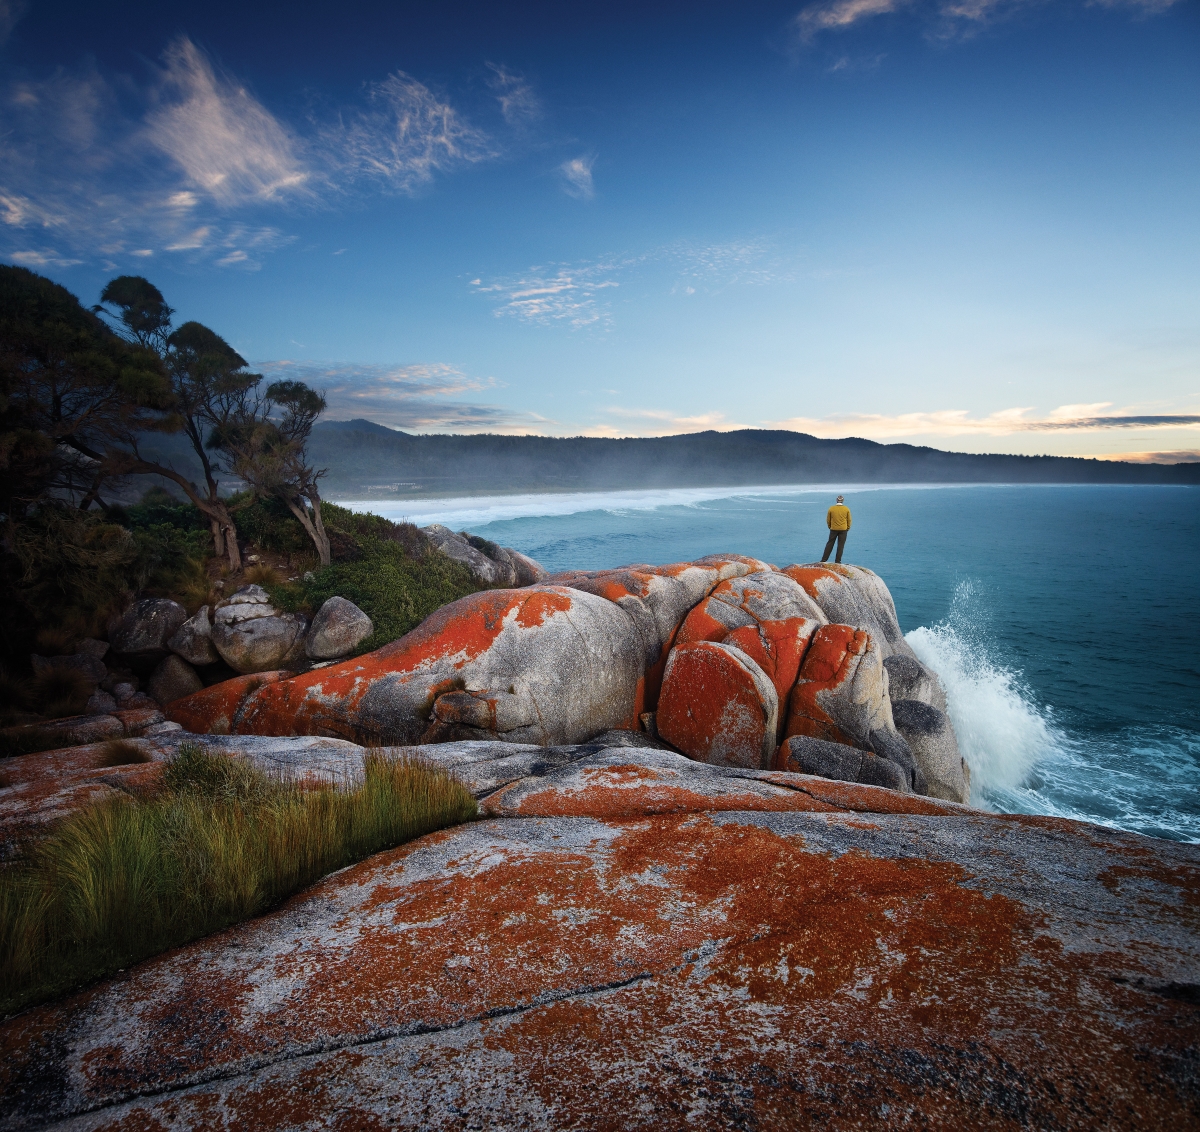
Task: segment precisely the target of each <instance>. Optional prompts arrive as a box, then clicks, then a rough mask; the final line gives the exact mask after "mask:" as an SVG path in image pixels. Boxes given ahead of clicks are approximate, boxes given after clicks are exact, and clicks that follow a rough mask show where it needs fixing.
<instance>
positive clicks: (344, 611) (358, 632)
mask: <svg viewBox="0 0 1200 1132" xmlns="http://www.w3.org/2000/svg"><path fill="white" fill-rule="evenodd" d="M373 632H375V625H374V623H373V622H372V621H371V619H370V618H369V617H368V616H367V615H366V614H365V613H364V612H363V611H362V610H361V609H359V608H358V606H357V605H355V604H354V602H352V601H347V600H346V599H345V598H344V597H331V598H330V599H329V600H328V601H327V602H325V604H324V605H322V606H321V608H320V609H318V610H317V615H316V617H314V618H313V623H312V628H311V629H310V630H309V633H308V639H307V641H306V642H305V645H304V651H305V652H306V653H307V654H308V657H309V659H310V660H334V659H336V658H337V657H339V656H345V655H346V654H347V653H350V652H353V651H354V650H355V649H356V648H357V647H358V646H359V645H361V644H362V643H363V641H365V640H366V639H367V638H368V637H369V636H370V635H371V634H372V633H373Z"/></svg>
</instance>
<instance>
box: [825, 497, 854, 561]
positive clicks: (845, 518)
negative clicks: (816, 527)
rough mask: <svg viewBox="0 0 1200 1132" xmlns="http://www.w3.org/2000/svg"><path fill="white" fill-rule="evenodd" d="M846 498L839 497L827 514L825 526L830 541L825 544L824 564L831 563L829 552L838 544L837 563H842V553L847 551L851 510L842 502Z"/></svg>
mask: <svg viewBox="0 0 1200 1132" xmlns="http://www.w3.org/2000/svg"><path fill="white" fill-rule="evenodd" d="M845 498H846V497H845V496H844V495H839V496H838V497H837V502H836V503H835V504H834V505H833V506H832V507H830V508H829V510H828V511H826V512H825V525H826V526H827V527H828V528H829V541H828V542H827V543H826V544H825V553H824V554H822V555H821V561H822V562H828V561H829V552H830V551H831V550H832V549H833V544H834V543H835V542H836V543H837V548H838V549H837V557H836V558H835V559H834V561H835V562H841V560H842V551H843V550H845V549H846V536H847V535H848V534H849V533H850V508H849V507H847V506H846V504H845V503H844V502H842V501H843V500H844V499H845Z"/></svg>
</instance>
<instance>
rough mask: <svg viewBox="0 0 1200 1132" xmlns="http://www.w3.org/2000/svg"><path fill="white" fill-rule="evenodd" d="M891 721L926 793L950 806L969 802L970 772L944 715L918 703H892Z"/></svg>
mask: <svg viewBox="0 0 1200 1132" xmlns="http://www.w3.org/2000/svg"><path fill="white" fill-rule="evenodd" d="M892 718H893V719H894V720H895V723H896V730H897V731H899V732H900V734H901V735H902V736H903V737H904V741H905V742H906V743H907V744H908V749H909V750H910V751H912V754H913V759H914V760H915V761H916V764H917V766H918V767H919V768H920V771H921V774H922V775H923V777H924V779H925V782H926V786H927V789H926V793H928V794H931V795H932V796H933V797H935V798H945V799H946V800H947V801H950V802H968V801H970V798H971V771H970V768H969V767H968V766H967V764H966V761H965V760H964V759H963V757H962V755H961V754H960V753H959V750H958V740H957V739H956V738H955V736H954V728H953V727H952V726H951V725H950V720H949V718H947V716H946V715H945V713H944V712H940V711H938V709H937V708H935V707H931V706H930V705H929V704H926V703H922V702H921V701H920V700H895V701H893V703H892Z"/></svg>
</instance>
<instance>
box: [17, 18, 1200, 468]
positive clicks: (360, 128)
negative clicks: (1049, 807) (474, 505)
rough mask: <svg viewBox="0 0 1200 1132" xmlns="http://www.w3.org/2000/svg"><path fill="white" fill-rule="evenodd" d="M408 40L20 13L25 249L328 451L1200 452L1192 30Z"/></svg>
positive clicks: (541, 29)
mask: <svg viewBox="0 0 1200 1132" xmlns="http://www.w3.org/2000/svg"><path fill="white" fill-rule="evenodd" d="M68 12H69V13H70V18H68ZM410 15H411V13H410V12H409V11H408V10H407V9H406V8H405V6H403V5H400V6H394V5H393V6H383V5H378V4H374V3H370V2H367V0H363V2H352V3H350V5H349V7H348V8H347V9H346V11H345V12H344V13H343V18H340V19H339V20H337V21H334V22H330V21H328V20H324V19H322V20H313V19H311V18H309V17H308V16H306V15H305V14H304V13H297V12H295V11H293V10H292V9H286V10H285V9H283V8H282V7H278V8H277V7H275V6H272V5H270V4H268V5H264V6H261V7H259V8H255V9H253V10H247V9H245V8H244V7H241V8H237V9H234V8H233V7H232V6H231V5H229V4H228V3H227V2H226V0H215V3H214V4H212V5H209V6H207V7H205V8H199V7H196V8H188V7H187V6H184V7H182V8H175V9H172V10H171V11H170V12H167V11H164V10H162V9H158V8H152V7H146V8H145V10H144V11H143V10H141V9H138V12H137V13H135V12H134V11H133V10H132V9H131V10H130V11H129V12H128V13H126V14H125V16H117V17H113V15H112V14H111V13H109V14H108V15H107V16H105V15H102V14H101V13H100V12H98V11H97V12H91V11H87V10H83V11H80V10H77V9H74V8H72V9H70V10H69V9H67V8H66V7H65V5H62V4H61V3H55V2H53V0H47V3H45V4H42V5H22V4H19V3H13V4H3V5H0V59H2V60H3V62H4V69H3V71H2V72H0V75H2V76H3V77H0V256H2V257H3V258H4V259H5V260H6V261H7V262H10V263H14V264H17V265H20V266H23V267H27V268H29V269H30V270H33V271H37V272H40V273H43V274H47V275H49V276H50V277H51V278H53V279H55V280H56V281H59V282H62V283H63V284H65V285H66V286H67V287H69V288H70V289H71V290H72V291H74V292H75V293H76V294H78V295H79V297H80V298H81V300H82V301H83V302H84V303H85V304H88V305H90V304H91V303H93V302H95V301H96V299H97V298H98V296H99V292H100V290H101V289H102V287H103V285H104V283H105V281H106V280H107V279H109V278H111V277H112V276H114V275H116V274H125V273H129V274H142V275H146V276H147V277H148V278H150V279H151V280H152V281H154V282H155V283H156V284H157V285H158V286H160V287H161V288H162V290H163V291H164V293H165V294H166V295H167V298H168V301H169V302H170V303H171V305H172V306H173V307H175V308H176V309H177V311H178V317H179V318H180V320H184V319H189V318H197V319H199V320H201V321H203V322H205V323H206V324H207V325H211V326H212V327H213V329H215V330H217V331H218V333H220V334H222V335H223V336H225V337H226V338H227V339H228V340H229V341H230V342H231V343H232V344H234V345H235V347H236V348H237V349H238V350H239V351H240V352H241V353H242V354H243V355H244V356H246V357H249V358H257V359H268V360H265V361H259V362H256V363H255V364H256V365H257V366H258V367H259V368H260V369H262V371H263V372H264V373H267V374H271V375H276V374H285V373H286V374H288V375H290V376H295V377H299V378H301V379H302V380H305V381H309V382H310V383H311V384H313V385H314V386H316V387H318V388H321V389H323V391H324V392H325V394H326V398H327V401H328V406H329V409H328V414H327V416H328V418H329V419H331V420H348V419H353V418H364V419H368V420H371V421H373V422H376V423H379V424H382V425H385V426H386V427H391V428H399V429H403V430H405V431H410V432H463V433H469V432H498V433H511V434H522V433H541V434H546V435H558V436H594V437H605V436H608V437H633V436H659V435H669V434H674V433H690V432H701V431H705V430H708V429H713V430H717V431H731V430H736V429H744V428H772V429H789V430H793V431H798V432H804V433H809V434H812V435H814V436H818V437H823V438H830V439H834V438H842V437H861V438H865V439H869V440H874V441H878V442H880V443H909V444H928V445H932V446H936V447H945V448H957V449H961V450H964V451H1009V452H1020V453H1043V452H1044V453H1057V454H1064V455H1078V456H1089V457H1096V458H1102V459H1114V458H1124V459H1130V460H1136V461H1142V462H1154V461H1160V462H1172V461H1175V460H1193V459H1196V458H1197V455H1196V454H1197V452H1198V451H1200V442H1198V438H1197V435H1196V433H1197V431H1198V430H1200V315H1198V311H1200V304H1197V302H1196V298H1197V296H1198V295H1200V269H1198V268H1197V264H1198V263H1200V221H1198V220H1197V213H1196V209H1195V207H1194V204H1195V200H1196V199H1198V198H1200V146H1197V145H1196V144H1195V143H1196V140H1197V139H1198V138H1200V10H1197V8H1196V7H1195V6H1194V5H1189V4H1187V3H1185V2H1184V0H976V2H972V3H959V2H952V0H813V2H810V3H796V2H791V3H783V2H781V3H777V4H774V3H773V4H767V5H765V6H756V7H755V8H754V10H749V9H747V10H737V11H734V10H731V9H726V8H721V9H720V10H719V11H718V9H717V8H713V9H712V10H710V9H708V8H706V7H704V6H700V7H689V9H688V18H687V20H686V21H685V24H682V25H681V23H680V21H679V12H677V11H676V10H675V9H674V8H673V7H672V5H669V4H668V5H665V6H663V7H662V8H661V10H660V9H654V10H652V11H649V10H646V9H645V8H643V7H638V8H635V7H634V6H632V5H623V4H619V3H618V4H616V5H613V6H610V7H609V8H607V9H606V10H604V11H602V12H601V11H596V12H584V11H580V12H573V13H568V12H565V11H564V10H562V9H560V8H557V7H545V6H543V5H540V4H537V3H531V4H529V5H527V6H520V7H515V8H512V9H511V10H510V11H507V12H499V11H497V10H496V9H495V8H494V7H492V6H488V5H477V6H474V7H470V11H469V13H459V15H458V16H453V15H452V14H450V13H446V12H436V11H432V10H430V11H426V12H425V14H424V15H423V16H422V18H421V20H413V19H411V18H409V16H410ZM285 16H286V21H284V22H281V20H283V19H284V17H285ZM460 17H461V18H460ZM467 17H469V18H467ZM635 30H636V34H634V32H635ZM681 36H682V38H681ZM684 42H686V49H681V44H682V43H684ZM285 45H286V46H285Z"/></svg>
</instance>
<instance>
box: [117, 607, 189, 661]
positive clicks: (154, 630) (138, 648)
mask: <svg viewBox="0 0 1200 1132" xmlns="http://www.w3.org/2000/svg"><path fill="white" fill-rule="evenodd" d="M186 620H187V610H186V609H184V608H183V606H182V605H180V604H179V603H178V602H174V601H171V600H170V599H168V598H163V597H148V598H143V599H142V600H141V601H135V602H134V603H133V605H131V606H130V607H129V608H128V609H127V610H126V611H125V613H124V614H123V615H122V616H121V617H120V618H119V619H118V620H116V621H115V622H114V623H112V624H111V625H110V626H109V633H108V642H109V644H110V645H111V646H112V650H113V652H115V653H120V654H121V655H122V656H123V657H124V658H125V660H127V661H128V662H129V663H131V664H134V665H141V666H143V667H144V668H147V669H148V668H149V667H153V666H154V665H155V664H157V663H158V662H159V661H160V660H162V659H163V658H164V657H165V656H166V655H167V651H168V648H167V641H168V640H169V639H170V638H171V637H173V636H174V635H175V633H176V631H177V630H178V629H179V627H180V626H181V625H182V624H183V623H184V622H185V621H186Z"/></svg>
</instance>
